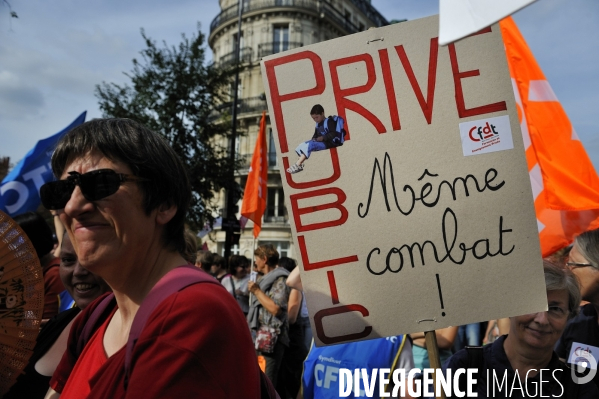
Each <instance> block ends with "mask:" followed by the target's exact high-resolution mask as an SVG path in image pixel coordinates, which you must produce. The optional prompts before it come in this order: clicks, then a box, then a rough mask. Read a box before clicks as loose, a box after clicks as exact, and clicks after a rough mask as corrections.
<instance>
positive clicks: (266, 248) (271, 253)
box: [254, 244, 279, 267]
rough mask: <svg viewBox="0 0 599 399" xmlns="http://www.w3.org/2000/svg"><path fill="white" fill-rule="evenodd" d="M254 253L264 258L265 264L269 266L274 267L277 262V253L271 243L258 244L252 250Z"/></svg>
mask: <svg viewBox="0 0 599 399" xmlns="http://www.w3.org/2000/svg"><path fill="white" fill-rule="evenodd" d="M254 255H255V256H258V257H259V258H266V264H267V265H268V266H270V267H276V266H277V265H278V264H279V253H278V252H277V250H276V249H275V247H273V246H272V245H271V244H264V245H260V246H259V247H258V248H256V250H255V251H254Z"/></svg>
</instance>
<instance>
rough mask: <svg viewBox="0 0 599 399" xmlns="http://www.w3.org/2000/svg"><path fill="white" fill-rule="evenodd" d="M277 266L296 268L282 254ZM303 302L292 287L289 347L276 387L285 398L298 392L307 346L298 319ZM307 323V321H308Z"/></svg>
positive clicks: (292, 396) (288, 311)
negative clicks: (283, 392)
mask: <svg viewBox="0 0 599 399" xmlns="http://www.w3.org/2000/svg"><path fill="white" fill-rule="evenodd" d="M278 266H279V267H282V268H284V269H285V270H287V271H288V272H290V273H291V271H292V270H293V269H295V268H296V262H295V260H294V259H291V258H288V257H286V256H283V257H281V258H280V259H279V265H278ZM304 303H305V301H304V300H303V294H302V292H301V291H300V290H297V289H294V288H292V289H291V291H290V293H289V300H288V301H287V319H288V321H289V347H288V348H287V349H286V350H285V355H284V356H283V361H282V365H281V369H280V371H279V380H278V381H277V387H278V388H279V390H280V391H285V392H286V393H285V396H286V397H287V398H292V399H295V398H296V396H297V393H298V392H299V389H300V385H301V380H302V370H303V364H304V360H305V359H306V356H307V355H308V348H306V347H305V345H304V326H303V324H302V321H303V320H301V319H300V317H299V316H300V311H301V309H302V305H303V304H304ZM308 323H309V321H308Z"/></svg>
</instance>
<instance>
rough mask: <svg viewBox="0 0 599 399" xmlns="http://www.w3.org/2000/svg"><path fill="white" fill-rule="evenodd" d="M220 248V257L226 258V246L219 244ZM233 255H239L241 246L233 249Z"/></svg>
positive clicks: (234, 246) (235, 246)
mask: <svg viewBox="0 0 599 399" xmlns="http://www.w3.org/2000/svg"><path fill="white" fill-rule="evenodd" d="M218 248H219V251H218V252H220V256H225V244H224V243H220V242H219V243H218ZM231 255H239V245H237V244H235V245H233V246H232V247H231Z"/></svg>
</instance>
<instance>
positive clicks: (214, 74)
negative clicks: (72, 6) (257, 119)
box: [95, 25, 240, 229]
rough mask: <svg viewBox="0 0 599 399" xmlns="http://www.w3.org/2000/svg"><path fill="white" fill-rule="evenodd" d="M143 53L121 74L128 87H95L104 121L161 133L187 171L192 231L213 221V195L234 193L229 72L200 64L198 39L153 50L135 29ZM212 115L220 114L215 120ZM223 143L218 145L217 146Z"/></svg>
mask: <svg viewBox="0 0 599 399" xmlns="http://www.w3.org/2000/svg"><path fill="white" fill-rule="evenodd" d="M141 35H142V37H143V38H144V40H145V42H146V48H145V49H144V50H142V51H141V52H140V54H141V56H142V59H141V60H140V61H138V60H137V59H133V69H132V70H131V72H129V73H125V75H126V76H127V77H129V78H130V79H131V85H128V84H125V85H123V86H120V85H117V84H115V83H106V82H102V84H101V85H97V86H96V92H95V95H96V97H97V98H98V100H99V105H100V109H101V110H102V113H103V115H104V117H111V118H130V119H134V120H137V121H139V122H141V123H143V124H145V125H146V126H148V127H149V128H151V129H153V130H154V131H156V132H159V133H161V134H162V135H163V136H164V137H165V138H166V139H167V141H168V142H169V144H170V145H171V146H172V148H173V149H174V150H175V152H176V153H177V154H178V155H179V156H180V157H181V160H182V161H183V162H184V163H185V165H186V166H187V169H188V172H189V177H190V179H191V187H192V191H193V198H192V204H191V207H190V211H189V213H188V222H189V224H190V225H191V226H192V228H196V229H197V228H201V227H202V226H203V224H204V223H205V222H206V221H208V222H212V221H213V220H214V216H213V215H214V214H215V213H216V212H217V211H218V209H217V203H216V198H215V194H216V193H218V192H219V191H220V190H221V189H223V188H225V189H232V190H235V191H236V193H239V191H240V189H239V185H238V184H237V183H236V182H235V181H233V179H232V178H231V177H232V176H233V171H234V169H235V167H236V165H235V164H234V163H232V162H231V161H230V160H229V155H228V148H227V146H228V144H226V143H228V142H229V140H222V138H229V139H230V135H231V123H230V117H228V113H227V112H225V113H224V117H223V110H226V111H228V109H227V107H223V104H227V103H228V102H230V98H229V95H228V94H225V93H228V92H229V87H230V83H231V78H232V76H233V74H234V69H233V68H218V67H216V66H214V65H207V64H206V62H205V55H206V47H205V45H204V35H203V34H202V32H200V28H199V25H198V31H197V33H195V34H194V35H193V36H192V37H191V39H188V38H187V37H186V36H185V35H184V34H183V35H182V39H183V40H182V41H181V43H179V44H178V46H172V47H169V46H167V45H166V43H163V47H162V48H159V47H157V45H156V42H154V41H153V40H151V39H150V38H148V37H147V36H146V34H145V32H144V30H143V29H142V30H141ZM215 115H221V117H220V118H218V119H216V118H215V117H214V116H215ZM221 143H223V144H224V146H223V144H221Z"/></svg>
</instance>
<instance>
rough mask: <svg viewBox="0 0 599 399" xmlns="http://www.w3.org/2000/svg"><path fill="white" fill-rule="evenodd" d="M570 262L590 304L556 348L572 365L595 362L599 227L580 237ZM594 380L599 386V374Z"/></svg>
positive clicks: (598, 328)
mask: <svg viewBox="0 0 599 399" xmlns="http://www.w3.org/2000/svg"><path fill="white" fill-rule="evenodd" d="M566 265H567V266H568V267H569V268H570V269H571V270H572V272H573V273H574V274H575V275H576V277H578V280H579V281H580V291H581V294H582V299H583V300H584V301H588V302H589V303H588V304H586V305H584V306H582V307H581V308H580V313H579V314H578V316H576V317H575V318H574V319H572V320H570V322H569V323H568V325H567V326H566V329H565V330H564V334H563V335H562V337H561V339H560V340H559V341H558V343H557V346H556V347H555V351H556V352H557V354H558V356H559V357H560V358H561V359H562V360H563V361H565V362H566V363H568V364H569V365H570V366H571V367H573V366H575V365H580V363H585V362H587V363H589V362H592V360H590V359H587V357H589V356H592V357H593V358H594V361H595V362H599V322H598V320H597V314H598V313H599V229H598V230H591V231H587V232H585V233H582V234H581V235H579V236H578V237H576V240H574V245H573V246H572V249H571V250H570V253H569V254H568V259H567V261H566ZM595 371H597V365H596V363H595ZM593 381H594V382H595V384H596V385H598V386H599V373H596V374H595V377H594V378H593Z"/></svg>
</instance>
